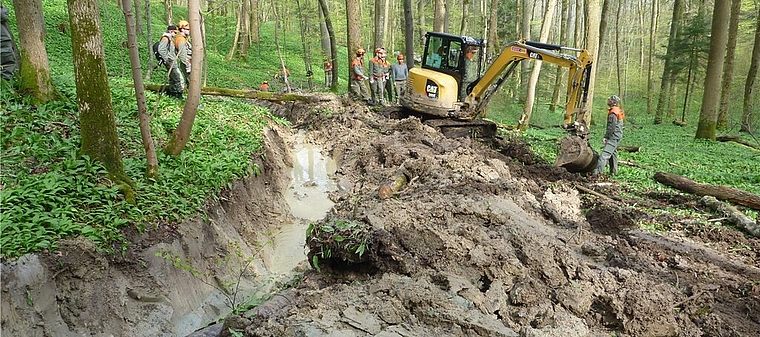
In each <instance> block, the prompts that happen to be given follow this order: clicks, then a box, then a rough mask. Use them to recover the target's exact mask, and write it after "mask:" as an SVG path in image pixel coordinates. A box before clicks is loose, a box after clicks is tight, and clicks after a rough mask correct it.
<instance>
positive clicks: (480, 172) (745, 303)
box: [222, 104, 760, 336]
mask: <svg viewBox="0 0 760 337" xmlns="http://www.w3.org/2000/svg"><path fill="white" fill-rule="evenodd" d="M324 108H329V109H331V111H332V112H331V113H315V111H325V110H324ZM272 109H273V110H276V111H277V112H278V113H279V114H281V115H283V116H284V117H287V118H289V119H290V120H292V121H294V124H296V125H297V126H298V127H302V128H306V129H308V130H309V131H310V132H309V134H308V136H309V137H310V139H311V141H313V142H316V143H319V144H322V145H323V146H324V147H325V148H326V149H328V150H329V152H330V153H331V155H332V156H333V158H334V159H335V160H336V161H337V163H338V177H337V178H338V179H339V180H340V181H341V182H342V186H345V187H346V188H344V189H343V190H341V191H339V192H336V193H335V194H334V195H333V196H332V198H333V199H334V201H335V202H336V206H335V208H334V210H333V212H332V213H331V214H330V215H329V216H328V217H329V218H338V219H346V220H351V221H357V222H361V223H363V224H366V225H369V228H371V231H372V244H371V248H370V250H369V251H368V252H367V254H368V255H369V256H368V257H366V262H365V263H360V264H349V263H341V261H339V260H338V261H329V263H323V264H322V272H321V273H317V272H316V271H313V270H312V271H309V272H307V274H306V275H305V278H304V279H303V282H301V284H300V285H298V286H297V287H296V288H295V289H290V290H288V291H286V292H284V293H282V294H281V296H279V297H275V298H274V300H277V299H278V298H280V299H281V300H280V301H275V302H274V303H271V304H270V306H269V307H267V310H253V311H251V312H248V313H246V314H243V315H240V316H236V317H230V319H228V320H227V323H226V324H225V329H224V330H223V332H222V333H223V334H228V332H227V331H228V330H227V328H235V329H237V330H238V331H241V332H244V334H245V335H246V336H366V335H375V336H435V335H438V336H518V335H519V336H596V335H600V336H601V335H607V336H608V335H610V334H611V333H614V334H615V335H617V336H675V335H679V336H750V335H760V289H759V287H760V268H758V261H760V256H759V255H758V252H760V241H759V240H758V239H757V238H748V237H745V236H744V235H743V234H742V233H739V232H736V231H734V230H732V229H727V228H723V227H705V226H702V225H697V224H694V222H692V221H690V219H682V218H679V217H677V216H672V215H653V214H648V213H647V212H645V211H642V209H643V208H641V205H644V206H646V207H647V209H657V208H664V207H690V206H694V207H698V205H697V204H696V199H692V198H690V197H689V196H679V195H677V194H675V193H674V194H673V195H669V194H664V195H663V194H660V195H653V198H652V199H642V200H627V199H620V200H621V201H614V202H611V201H606V200H602V199H599V198H598V197H596V196H591V195H585V194H583V195H582V194H579V192H578V191H577V190H576V189H575V188H574V187H573V186H574V185H575V184H587V185H589V184H588V183H590V182H589V181H588V180H587V179H586V178H584V177H581V176H578V175H572V174H568V173H566V172H565V171H564V170H561V169H557V168H553V167H550V166H547V165H544V164H535V163H534V160H533V158H532V154H531V152H530V150H529V148H528V147H527V146H525V145H524V144H520V143H519V142H517V141H515V140H510V141H501V142H498V141H497V142H495V143H494V144H486V143H484V142H480V141H475V140H472V139H466V138H460V139H447V138H444V137H443V136H442V135H441V134H440V133H439V132H438V131H436V130H435V129H433V128H430V127H428V126H426V125H423V124H422V123H420V121H419V120H418V119H416V118H407V119H403V120H394V119H389V118H387V117H386V116H384V115H382V114H380V113H378V112H375V111H372V110H370V109H368V108H366V107H363V106H350V107H348V108H341V107H338V106H327V107H314V106H309V107H302V106H299V105H297V104H296V105H290V104H286V105H284V106H280V107H272ZM399 172H404V173H406V174H407V176H408V177H409V178H410V182H409V183H408V184H407V185H406V186H404V188H402V189H401V190H400V191H399V192H398V193H396V194H395V195H394V196H393V197H391V198H390V199H382V198H379V197H378V188H379V187H380V186H381V185H383V184H387V183H388V182H389V179H391V177H392V176H394V175H395V174H398V173H399ZM606 185H607V186H608V187H606V188H603V189H600V190H599V191H600V192H603V193H606V194H608V195H611V196H617V194H618V188H617V187H616V185H615V184H606ZM589 186H592V185H589ZM594 186H597V189H599V188H598V186H605V184H596V185H594ZM648 222H652V223H653V222H657V223H660V224H666V227H668V228H666V229H668V230H669V232H665V233H667V234H665V235H663V233H653V232H647V231H644V230H642V229H639V228H638V224H640V223H648ZM323 262H327V261H323ZM282 298H285V299H287V300H282Z"/></svg>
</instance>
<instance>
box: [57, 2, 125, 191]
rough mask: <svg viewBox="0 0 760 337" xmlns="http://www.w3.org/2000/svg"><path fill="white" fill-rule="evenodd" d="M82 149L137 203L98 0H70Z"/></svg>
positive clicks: (69, 7)
mask: <svg viewBox="0 0 760 337" xmlns="http://www.w3.org/2000/svg"><path fill="white" fill-rule="evenodd" d="M68 9H69V25H70V26H71V47H72V53H73V56H74V81H75V83H76V93H77V105H78V106H79V123H80V129H81V132H82V153H84V154H86V155H88V156H90V158H93V159H94V160H97V161H100V162H101V163H103V165H104V166H105V168H106V170H107V171H108V174H109V176H110V178H111V180H113V181H114V182H116V183H117V184H119V185H121V186H122V187H123V188H122V191H124V192H125V196H126V199H127V200H128V201H129V202H131V203H134V190H133V189H132V187H131V186H132V182H131V180H130V179H129V177H127V174H126V173H125V171H124V165H123V163H122V159H121V149H120V147H119V138H118V134H117V133H116V117H115V115H114V111H113V105H112V104H111V88H110V87H109V86H108V74H107V73H106V63H105V51H104V49H103V36H102V35H101V34H102V33H101V27H102V26H101V24H100V10H99V8H98V1H97V0H68Z"/></svg>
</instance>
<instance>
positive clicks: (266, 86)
mask: <svg viewBox="0 0 760 337" xmlns="http://www.w3.org/2000/svg"><path fill="white" fill-rule="evenodd" d="M259 89H260V90H261V91H269V82H267V81H264V82H263V83H261V87H259Z"/></svg>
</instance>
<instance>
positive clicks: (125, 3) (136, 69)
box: [122, 0, 159, 179]
mask: <svg viewBox="0 0 760 337" xmlns="http://www.w3.org/2000/svg"><path fill="white" fill-rule="evenodd" d="M138 1H139V0H138ZM131 2H132V0H122V8H123V10H124V19H125V20H126V23H127V44H128V47H129V61H130V63H131V64H132V79H133V80H134V81H135V97H136V98H137V111H138V116H140V117H139V124H140V136H141V137H142V142H143V147H144V148H145V158H146V161H147V165H146V166H145V177H146V178H151V179H158V177H159V172H158V157H157V156H156V148H155V145H154V144H153V136H152V135H151V132H150V115H149V114H148V105H147V104H146V103H145V89H144V88H143V81H142V73H141V71H140V51H139V50H138V49H137V33H136V32H135V26H136V23H135V20H134V17H135V15H134V14H133V13H132V4H131ZM137 16H140V15H139V13H138V15H137ZM149 59H150V58H149Z"/></svg>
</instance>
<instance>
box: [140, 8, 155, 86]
mask: <svg viewBox="0 0 760 337" xmlns="http://www.w3.org/2000/svg"><path fill="white" fill-rule="evenodd" d="M136 1H141V0H136ZM145 22H146V24H145V33H146V35H147V36H148V38H147V39H145V43H146V44H147V49H145V50H150V51H151V53H152V52H153V49H152V48H153V33H152V30H151V24H150V22H151V19H150V0H145ZM154 59H155V58H154V57H152V55H151V56H149V57H148V69H146V70H145V80H146V81H150V77H151V75H152V74H153V60H154Z"/></svg>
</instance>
